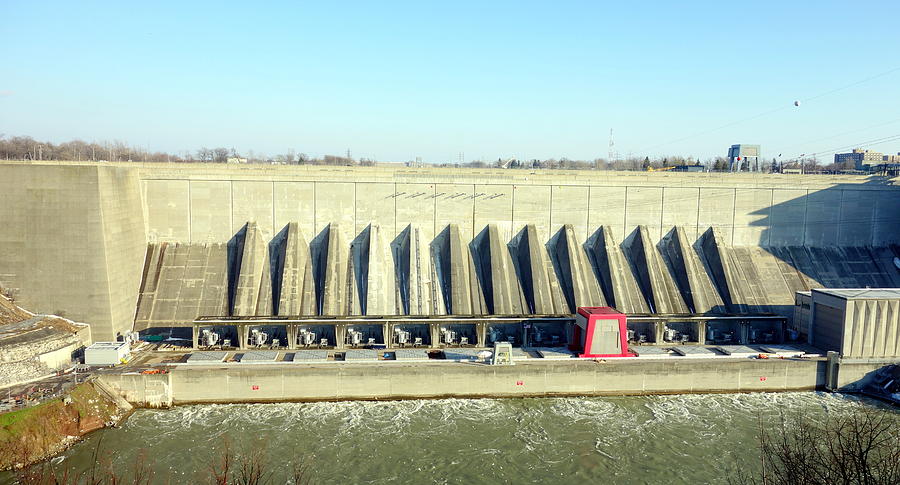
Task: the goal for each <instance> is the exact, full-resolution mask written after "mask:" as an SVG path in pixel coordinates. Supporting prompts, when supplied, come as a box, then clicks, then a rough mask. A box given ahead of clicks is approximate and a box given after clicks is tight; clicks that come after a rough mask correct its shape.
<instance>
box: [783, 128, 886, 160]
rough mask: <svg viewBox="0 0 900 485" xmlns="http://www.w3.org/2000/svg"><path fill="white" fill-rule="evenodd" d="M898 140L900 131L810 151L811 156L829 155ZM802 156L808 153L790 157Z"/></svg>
mask: <svg viewBox="0 0 900 485" xmlns="http://www.w3.org/2000/svg"><path fill="white" fill-rule="evenodd" d="M897 140H900V133H897V134H895V135H889V136H885V137H881V138H876V139H874V140H868V141H864V142H859V143H851V144H849V145H842V146H839V147H837V148H832V149H829V150H825V151H818V152H813V153H810V154H809V155H811V156H818V155H828V154H831V153H837V152H840V151H843V150H848V149H851V148H862V147H865V146H871V145H880V144H882V143H888V142H892V141H897ZM802 156H806V154H805V153H801V154H800V155H797V156H795V157H789V158H798V157H802Z"/></svg>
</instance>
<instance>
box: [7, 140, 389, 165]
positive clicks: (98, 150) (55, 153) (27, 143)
mask: <svg viewBox="0 0 900 485" xmlns="http://www.w3.org/2000/svg"><path fill="white" fill-rule="evenodd" d="M0 159H3V160H33V161H42V160H58V161H79V162H80V161H98V162H177V163H185V162H187V163H190V162H195V163H227V162H235V163H267V164H282V165H301V164H310V165H363V166H365V165H374V162H372V161H371V160H367V159H365V158H362V159H359V160H355V159H353V158H351V157H343V156H338V155H324V156H322V157H310V156H309V155H307V154H305V153H296V152H295V151H294V150H288V151H287V152H286V153H283V154H279V155H266V154H263V153H255V152H253V151H252V150H251V151H249V152H248V153H247V154H245V155H242V154H240V153H238V152H237V151H236V150H235V149H234V148H225V147H216V148H207V147H201V148H200V149H198V150H196V151H193V152H191V151H185V152H181V153H167V152H161V151H151V150H148V149H144V148H141V147H134V146H131V145H128V144H127V143H124V142H121V141H112V142H109V141H105V142H99V143H98V142H85V141H82V140H72V141H67V142H63V143H51V142H49V141H39V140H35V139H34V138H32V137H30V136H12V137H7V136H4V135H2V134H0Z"/></svg>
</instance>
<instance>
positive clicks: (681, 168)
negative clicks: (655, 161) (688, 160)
mask: <svg viewBox="0 0 900 485" xmlns="http://www.w3.org/2000/svg"><path fill="white" fill-rule="evenodd" d="M672 171H673V172H705V171H706V167H705V166H703V165H699V164H698V165H677V166H676V167H675V168H674V169H673V170H672Z"/></svg>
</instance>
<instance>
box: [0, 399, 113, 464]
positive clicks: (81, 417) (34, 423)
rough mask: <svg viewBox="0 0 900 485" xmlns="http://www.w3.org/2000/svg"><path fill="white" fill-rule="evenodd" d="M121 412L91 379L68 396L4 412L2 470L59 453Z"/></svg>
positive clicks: (0, 418) (1, 416) (1, 421)
mask: <svg viewBox="0 0 900 485" xmlns="http://www.w3.org/2000/svg"><path fill="white" fill-rule="evenodd" d="M117 411H118V409H117V408H116V406H115V405H114V404H113V403H111V402H109V401H108V400H107V399H106V398H104V397H103V396H102V395H101V394H99V393H98V392H97V390H96V389H95V388H94V386H93V385H92V384H91V383H89V382H88V383H84V384H81V385H79V386H77V387H75V388H74V389H72V391H71V392H70V393H69V395H68V396H67V398H58V399H53V400H51V401H47V402H45V403H42V404H39V405H37V406H34V407H30V408H26V409H20V410H18V411H13V412H10V413H5V414H0V469H7V468H10V467H14V466H21V465H24V464H28V463H33V462H35V461H39V460H42V459H44V458H47V457H48V456H51V455H53V454H56V453H59V452H60V451H62V450H63V449H65V447H66V446H68V445H69V444H70V443H71V442H73V441H75V440H76V439H77V438H80V437H81V436H84V435H85V434H87V433H89V432H91V431H94V430H96V429H99V428H102V427H104V425H105V424H106V423H108V422H110V421H112V420H114V419H115V416H116V413H117Z"/></svg>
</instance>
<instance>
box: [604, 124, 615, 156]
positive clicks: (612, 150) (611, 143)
mask: <svg viewBox="0 0 900 485" xmlns="http://www.w3.org/2000/svg"><path fill="white" fill-rule="evenodd" d="M615 150H616V142H614V141H613V129H612V128H610V129H609V153H607V154H606V162H607V163H612V162H613V156H614V155H615Z"/></svg>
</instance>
